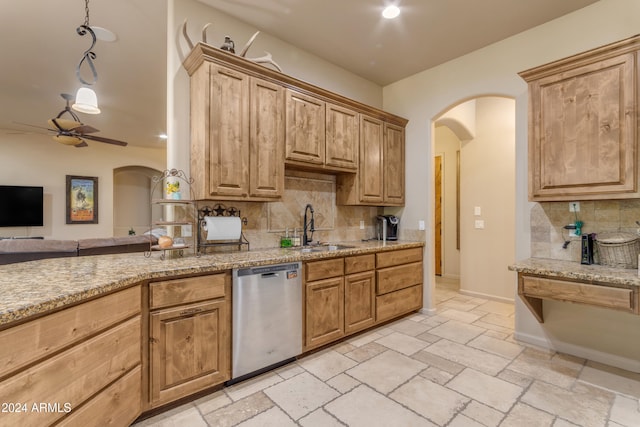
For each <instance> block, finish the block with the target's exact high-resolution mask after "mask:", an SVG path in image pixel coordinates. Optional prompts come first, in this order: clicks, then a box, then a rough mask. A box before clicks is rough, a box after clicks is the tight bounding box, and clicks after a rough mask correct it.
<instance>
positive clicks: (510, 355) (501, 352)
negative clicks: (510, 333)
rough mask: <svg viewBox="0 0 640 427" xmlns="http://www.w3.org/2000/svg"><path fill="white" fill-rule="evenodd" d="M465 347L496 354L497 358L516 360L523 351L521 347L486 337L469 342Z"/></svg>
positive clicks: (481, 336) (482, 336)
mask: <svg viewBox="0 0 640 427" xmlns="http://www.w3.org/2000/svg"><path fill="white" fill-rule="evenodd" d="M467 345H468V346H469V347H473V348H477V349H479V350H484V351H486V352H489V353H493V354H497V355H498V356H502V357H505V358H507V359H514V358H516V357H517V356H518V355H519V354H520V353H521V352H522V350H523V349H524V347H523V346H521V345H518V344H512V343H509V342H506V341H504V340H500V339H496V338H492V337H490V336H487V335H480V336H478V337H476V338H474V339H473V340H471V341H469V342H468V343H467Z"/></svg>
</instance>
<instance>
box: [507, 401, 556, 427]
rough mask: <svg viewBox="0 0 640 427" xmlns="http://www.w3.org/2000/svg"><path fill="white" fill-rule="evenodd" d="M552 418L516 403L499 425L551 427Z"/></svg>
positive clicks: (510, 426) (508, 426) (509, 426)
mask: <svg viewBox="0 0 640 427" xmlns="http://www.w3.org/2000/svg"><path fill="white" fill-rule="evenodd" d="M554 418H555V417H554V416H553V415H550V414H547V413H546V412H542V411H540V410H538V409H535V408H532V407H531V406H529V405H524V404H522V403H517V404H516V406H514V407H513V409H511V411H509V414H508V415H507V417H506V418H505V419H504V421H503V422H502V423H500V427H523V426H526V427H551V426H552V424H553V420H554Z"/></svg>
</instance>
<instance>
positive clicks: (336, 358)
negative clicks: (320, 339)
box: [298, 351, 357, 381]
mask: <svg viewBox="0 0 640 427" xmlns="http://www.w3.org/2000/svg"><path fill="white" fill-rule="evenodd" d="M298 364H299V365H300V366H301V367H303V368H304V369H306V370H307V371H309V372H311V373H312V374H313V375H315V376H316V377H318V378H320V379H321V380H322V381H326V380H328V379H329V378H332V377H335V376H336V375H338V374H341V373H342V372H344V371H346V370H347V369H349V368H353V367H354V366H355V365H356V364H357V362H356V361H354V360H353V359H350V358H348V357H347V356H344V355H342V354H340V353H338V352H336V351H329V352H322V353H318V354H313V355H311V356H309V357H305V358H304V359H302V360H300V361H298Z"/></svg>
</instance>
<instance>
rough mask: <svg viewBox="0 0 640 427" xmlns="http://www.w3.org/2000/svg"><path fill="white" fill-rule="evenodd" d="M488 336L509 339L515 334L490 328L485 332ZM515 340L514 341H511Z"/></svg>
mask: <svg viewBox="0 0 640 427" xmlns="http://www.w3.org/2000/svg"><path fill="white" fill-rule="evenodd" d="M484 334H485V335H486V336H488V337H491V338H495V339H497V340H507V339H509V337H511V336H513V334H510V333H507V332H498V331H494V330H488V331H486V332H485V333H484ZM511 342H513V341H511Z"/></svg>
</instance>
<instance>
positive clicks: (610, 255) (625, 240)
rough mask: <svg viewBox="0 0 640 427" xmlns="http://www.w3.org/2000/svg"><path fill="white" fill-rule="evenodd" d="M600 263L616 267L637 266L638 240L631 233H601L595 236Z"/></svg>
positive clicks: (639, 247) (639, 248)
mask: <svg viewBox="0 0 640 427" xmlns="http://www.w3.org/2000/svg"><path fill="white" fill-rule="evenodd" d="M596 246H597V248H598V256H599V259H600V264H601V265H606V266H609V267H617V268H638V254H639V253H640V240H639V239H638V236H637V235H635V234H631V233H602V234H598V235H597V236H596Z"/></svg>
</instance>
